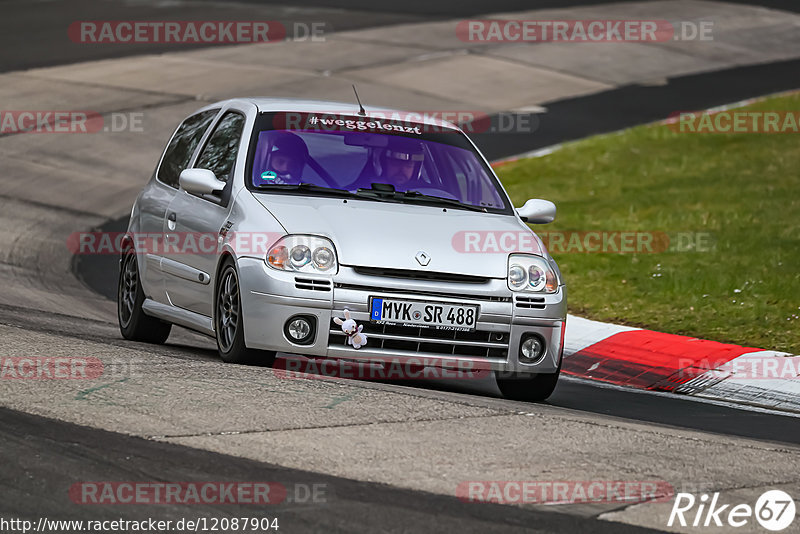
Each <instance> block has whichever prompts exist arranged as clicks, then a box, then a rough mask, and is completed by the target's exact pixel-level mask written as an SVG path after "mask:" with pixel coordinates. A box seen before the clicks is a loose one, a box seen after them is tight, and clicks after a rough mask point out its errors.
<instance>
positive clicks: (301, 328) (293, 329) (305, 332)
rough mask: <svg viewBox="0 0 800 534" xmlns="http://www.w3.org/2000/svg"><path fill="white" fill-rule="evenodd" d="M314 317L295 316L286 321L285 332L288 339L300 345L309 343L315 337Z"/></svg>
mask: <svg viewBox="0 0 800 534" xmlns="http://www.w3.org/2000/svg"><path fill="white" fill-rule="evenodd" d="M314 322H315V321H314V318H313V317H307V316H302V315H300V316H295V317H292V318H291V319H289V320H288V321H286V325H285V326H284V329H283V330H284V333H285V334H286V337H287V339H289V341H291V342H292V343H297V344H298V345H307V344H309V343H310V342H311V340H312V339H313V338H314Z"/></svg>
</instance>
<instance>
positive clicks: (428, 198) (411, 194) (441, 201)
mask: <svg viewBox="0 0 800 534" xmlns="http://www.w3.org/2000/svg"><path fill="white" fill-rule="evenodd" d="M400 198H402V199H403V200H414V201H417V200H421V201H423V202H428V203H431V204H438V205H440V206H452V207H454V208H459V209H465V210H470V211H480V212H482V213H486V211H487V210H486V208H485V207H483V206H475V205H473V204H464V203H463V202H459V201H458V200H453V199H452V198H444V197H436V196H433V195H426V194H424V193H420V192H419V191H406V192H405V193H402V196H401V197H400Z"/></svg>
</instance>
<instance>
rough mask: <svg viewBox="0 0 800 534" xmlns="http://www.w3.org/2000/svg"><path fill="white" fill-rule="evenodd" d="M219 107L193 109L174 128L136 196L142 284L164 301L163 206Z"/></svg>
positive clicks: (156, 297) (165, 209) (152, 294)
mask: <svg viewBox="0 0 800 534" xmlns="http://www.w3.org/2000/svg"><path fill="white" fill-rule="evenodd" d="M218 113H219V109H211V110H206V111H201V112H200V113H196V114H194V115H192V116H190V117H188V118H187V119H186V120H184V121H183V122H182V123H181V124H180V126H178V128H177V129H176V130H175V133H174V134H173V135H172V137H171V138H170V140H169V143H167V146H166V148H165V149H164V152H163V154H162V156H161V160H160V161H159V164H158V167H157V168H156V172H155V177H154V179H153V180H151V182H150V184H149V185H148V186H147V187H146V188H145V189H144V191H143V192H142V196H141V198H140V199H139V227H138V230H137V231H138V232H139V233H141V234H145V236H146V239H145V242H146V243H148V244H149V246H148V247H147V248H148V250H147V251H145V252H144V256H143V257H141V258H140V264H141V265H142V267H143V268H142V269H141V272H142V276H143V281H142V283H143V287H145V288H146V290H147V296H148V297H149V298H152V299H154V300H156V301H158V302H162V303H167V298H166V290H165V287H164V277H163V273H162V271H161V259H162V256H163V254H162V250H163V234H162V232H163V226H164V218H165V217H166V213H167V208H168V207H169V204H170V203H171V202H172V200H173V199H174V198H175V195H176V193H177V192H178V177H179V176H180V173H181V171H183V169H185V168H186V166H187V165H189V162H190V161H191V159H192V156H194V154H195V152H196V151H197V147H198V145H199V144H200V140H201V139H202V137H203V134H204V133H205V132H206V130H207V129H208V127H209V126H210V125H211V122H212V121H213V120H214V117H216V115H217V114H218Z"/></svg>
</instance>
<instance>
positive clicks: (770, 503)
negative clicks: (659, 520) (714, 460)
mask: <svg viewBox="0 0 800 534" xmlns="http://www.w3.org/2000/svg"><path fill="white" fill-rule="evenodd" d="M795 512H796V509H795V503H794V499H792V497H791V496H790V495H789V494H788V493H786V492H785V491H781V490H770V491H767V492H765V493H763V494H762V495H761V496H760V497H759V498H758V500H757V501H756V504H755V506H750V505H749V504H744V503H742V504H736V505H732V504H721V503H720V501H719V493H714V494H713V495H712V496H709V495H707V494H705V493H704V494H702V495H701V496H700V498H699V499H698V498H696V497H695V496H694V495H692V494H691V493H678V494H677V495H676V496H675V504H673V506H672V511H671V512H670V514H669V520H668V521H667V526H668V527H671V526H673V525H680V526H682V527H687V526H692V527H723V526H724V527H732V528H739V527H743V526H745V525H747V524H748V523H750V522H751V521H752V520H753V519H754V518H755V520H756V521H757V522H758V524H759V525H761V526H762V527H763V528H765V529H767V530H771V531H773V532H778V531H781V530H784V529H786V528H787V527H789V525H791V524H792V523H793V522H794V517H795Z"/></svg>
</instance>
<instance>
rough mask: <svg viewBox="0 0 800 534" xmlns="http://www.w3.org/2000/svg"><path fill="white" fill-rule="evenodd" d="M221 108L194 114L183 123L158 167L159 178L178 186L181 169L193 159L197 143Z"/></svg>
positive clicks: (172, 185) (168, 183)
mask: <svg viewBox="0 0 800 534" xmlns="http://www.w3.org/2000/svg"><path fill="white" fill-rule="evenodd" d="M218 111H219V110H217V109H212V110H209V111H204V112H202V113H198V114H197V115H192V116H191V117H189V118H188V119H186V120H185V121H183V124H181V126H180V128H178V131H177V132H175V135H174V136H172V139H170V141H169V145H167V150H166V151H165V152H164V158H163V159H162V160H161V167H160V168H159V169H158V179H159V180H161V181H162V182H164V183H165V184H167V185H169V186H171V187H175V188H177V187H178V177H179V176H180V175H181V171H183V169H185V168H186V166H187V165H188V164H189V160H190V159H192V154H194V150H195V148H197V143H199V142H200V139H201V138H202V137H203V134H204V133H205V131H206V128H208V125H209V124H210V123H211V120H212V119H213V118H214V117H215V116H216V115H217V112H218Z"/></svg>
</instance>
